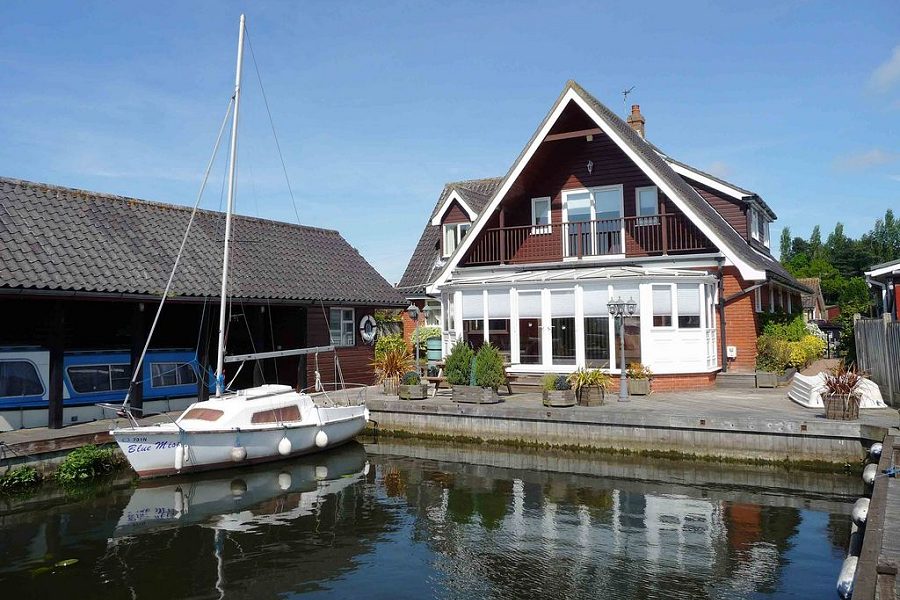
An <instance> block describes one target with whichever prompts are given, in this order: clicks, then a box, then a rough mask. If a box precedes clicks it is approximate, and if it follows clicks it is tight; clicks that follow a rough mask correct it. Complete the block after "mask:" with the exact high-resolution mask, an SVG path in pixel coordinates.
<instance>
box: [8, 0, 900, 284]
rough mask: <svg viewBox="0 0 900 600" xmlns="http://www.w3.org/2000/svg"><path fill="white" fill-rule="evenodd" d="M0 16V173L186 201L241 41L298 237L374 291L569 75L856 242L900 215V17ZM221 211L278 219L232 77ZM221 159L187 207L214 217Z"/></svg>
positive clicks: (270, 164) (844, 11)
mask: <svg viewBox="0 0 900 600" xmlns="http://www.w3.org/2000/svg"><path fill="white" fill-rule="evenodd" d="M850 6H851V5H850V4H846V3H837V2H826V1H821V2H815V1H809V2H801V1H797V2H777V3H769V2H756V3H746V2H745V3H736V2H735V3H732V2H677V3H676V2H660V3H655V2H649V1H645V2H638V3H635V2H629V3H625V2H616V3H602V2H554V3H512V2H379V3H375V2H365V3H364V2H342V3H335V2H306V3H299V2H253V3H249V2H247V3H240V2H231V3H229V2H224V3H220V2H209V3H203V2H179V3H170V4H166V3H163V2H153V3H146V2H144V3H132V2H115V3H113V2H109V3H90V2H84V3H82V2H79V3H74V2H16V1H8V0H7V1H4V2H3V3H0V19H2V22H3V23H4V31H3V35H2V36H0V138H2V140H3V142H2V143H0V175H2V176H7V177H16V178H21V179H30V180H36V181H44V182H49V183H55V184H60V185H66V186H72V187H80V188H86V189H90V190H97V191H105V192H111V193H116V194H123V195H129V196H135V197H139V198H146V199H152V200H160V201H164V202H173V203H180V204H191V203H193V200H194V198H195V195H196V191H197V188H198V185H199V181H200V178H201V175H202V172H203V168H204V166H205V164H206V161H207V160H208V156H209V152H210V151H211V149H212V144H213V141H214V139H215V134H216V131H217V128H218V125H219V123H220V122H221V119H222V116H223V114H224V110H225V107H226V104H227V101H228V97H229V95H230V92H231V86H232V83H233V78H234V59H235V50H236V36H237V21H238V16H239V14H240V12H242V11H245V12H246V13H247V18H248V29H249V32H250V39H251V41H252V43H253V46H254V50H255V52H256V58H257V61H258V62H259V65H260V69H261V71H262V77H263V83H264V85H265V87H266V93H267V96H268V99H269V104H270V107H271V110H272V113H273V116H274V120H275V125H276V128H277V131H278V136H279V140H280V142H281V147H282V150H283V152H284V155H285V161H286V163H287V168H288V172H289V175H290V179H291V183H292V187H293V189H294V193H295V196H296V198H297V201H298V207H299V211H300V216H301V219H302V221H303V222H304V223H306V224H310V225H317V226H322V227H329V228H335V229H339V230H340V231H341V232H342V233H343V234H344V236H345V237H346V238H347V239H348V240H349V241H350V243H351V244H353V245H354V246H355V247H356V248H358V249H359V251H360V252H361V253H362V254H363V255H364V256H365V257H366V258H368V259H369V261H370V262H371V263H372V264H373V265H374V266H375V267H376V268H377V269H378V270H379V271H380V272H381V273H382V274H383V275H384V276H385V277H386V278H387V279H388V280H389V281H391V282H392V283H394V282H396V281H397V280H398V279H399V278H400V275H401V274H402V272H403V269H404V268H405V265H406V262H407V260H408V258H409V255H410V253H411V252H412V249H413V247H414V246H415V243H416V241H417V240H418V237H419V234H420V233H421V230H422V227H423V226H424V224H425V221H426V220H427V217H428V214H429V213H430V211H431V209H432V208H433V206H434V203H435V201H436V199H437V197H438V195H439V193H440V191H441V189H442V187H443V184H444V183H445V182H447V181H453V180H459V179H472V178H478V177H490V176H497V175H502V174H504V173H505V172H506V170H507V169H508V168H509V166H510V164H511V162H512V161H513V160H514V158H515V157H516V155H517V154H518V153H519V151H520V150H521V148H522V146H523V145H524V144H525V142H527V141H528V138H529V137H530V136H531V134H532V133H533V131H534V128H535V127H536V126H537V125H538V123H539V122H540V120H541V119H542V118H543V116H544V115H545V113H546V112H547V110H548V109H549V108H550V105H551V103H552V102H553V101H554V100H555V99H556V97H557V95H558V94H559V92H560V90H561V89H562V87H563V85H564V83H565V81H566V80H567V79H569V78H574V79H576V80H577V81H578V82H579V83H581V84H582V85H583V86H584V87H585V88H587V89H588V90H589V91H590V92H592V93H593V94H594V95H595V96H597V97H598V98H599V99H600V100H601V101H603V102H605V103H606V104H607V105H608V106H610V107H611V108H613V109H614V110H617V111H619V112H620V113H622V114H624V105H623V102H622V96H621V90H622V89H624V88H628V87H631V86H635V90H634V92H633V94H632V96H631V97H630V98H629V103H630V102H631V101H634V102H637V103H640V105H641V108H642V111H643V113H644V115H645V117H646V119H647V137H648V139H650V140H651V141H653V142H654V143H655V144H657V145H658V146H660V147H661V148H663V149H664V150H665V151H666V152H667V153H669V154H670V155H672V156H673V157H675V158H678V159H679V160H682V161H685V162H688V163H690V164H692V165H694V166H696V167H698V168H701V169H705V170H708V171H710V172H713V173H716V174H718V175H721V176H722V177H724V178H726V179H729V180H732V181H733V182H734V183H736V184H738V185H740V186H742V187H745V188H749V189H751V190H754V191H756V192H757V193H759V194H760V195H761V196H762V197H763V198H764V199H765V200H766V201H767V202H768V203H769V204H770V205H771V206H772V207H773V208H774V210H775V211H776V212H777V213H778V215H779V220H778V222H777V223H776V227H775V228H774V229H773V232H772V233H773V238H774V239H775V240H777V236H778V234H779V233H780V227H781V226H785V225H786V226H789V227H790V228H791V230H792V232H793V233H794V234H800V235H804V236H805V235H808V233H809V231H810V230H811V229H812V226H813V225H814V224H816V223H819V224H820V225H821V226H822V231H823V235H825V234H827V233H828V232H829V231H830V230H831V229H832V228H833V226H834V223H835V222H836V221H842V222H843V223H844V224H845V226H846V231H847V232H848V233H849V234H851V235H859V234H861V233H863V232H865V231H867V230H868V229H870V228H871V226H872V225H873V224H874V221H875V219H876V218H877V217H879V216H881V215H883V214H884V211H885V209H887V208H889V207H893V208H895V209H900V193H898V192H900V142H898V140H900V127H898V125H900V4H898V3H897V2H896V1H885V2H866V3H861V4H860V5H858V8H853V9H850V8H849V7H850ZM245 77H246V79H245V81H246V86H245V96H244V101H243V104H242V112H241V117H242V124H241V138H240V140H241V141H240V158H239V172H240V173H239V178H240V180H239V181H240V183H239V194H238V211H239V212H241V213H244V214H249V215H256V216H262V217H266V218H274V219H280V220H285V221H295V217H294V213H293V209H292V208H291V203H290V198H289V196H288V194H287V187H286V185H285V183H284V176H283V174H282V172H281V164H280V162H279V159H278V156H277V154H276V151H275V145H274V142H273V139H272V133H271V131H270V129H269V125H268V121H267V118H266V114H265V107H264V105H263V103H262V100H261V95H260V92H259V87H258V85H257V83H256V79H255V77H256V75H255V71H254V70H253V64H252V61H250V60H249V56H248V62H247V63H246V69H245ZM223 172H224V169H223V163H222V161H219V163H218V164H217V169H216V171H215V173H214V174H213V182H214V183H213V184H212V185H211V190H210V191H209V192H208V194H207V196H206V197H205V199H204V202H203V206H204V207H207V208H214V209H216V208H218V207H219V206H220V190H221V183H222V176H223Z"/></svg>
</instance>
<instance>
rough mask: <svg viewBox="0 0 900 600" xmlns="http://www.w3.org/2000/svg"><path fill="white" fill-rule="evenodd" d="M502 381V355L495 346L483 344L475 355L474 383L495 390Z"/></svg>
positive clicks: (504, 376)
mask: <svg viewBox="0 0 900 600" xmlns="http://www.w3.org/2000/svg"><path fill="white" fill-rule="evenodd" d="M504 383H506V372H505V371H504V370H503V355H502V354H501V353H500V350H498V349H497V348H496V347H495V346H492V345H491V344H489V343H488V344H484V345H483V346H482V347H481V348H479V349H478V354H476V355H475V385H480V386H481V387H483V388H491V389H493V390H495V391H496V389H497V388H499V387H500V386H501V385H503V384H504Z"/></svg>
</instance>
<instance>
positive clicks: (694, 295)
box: [677, 283, 700, 329]
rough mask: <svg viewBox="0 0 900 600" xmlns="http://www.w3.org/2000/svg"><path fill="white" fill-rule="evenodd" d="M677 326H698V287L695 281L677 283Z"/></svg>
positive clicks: (682, 327)
mask: <svg viewBox="0 0 900 600" xmlns="http://www.w3.org/2000/svg"><path fill="white" fill-rule="evenodd" d="M677 295H678V327H679V328H681V329H696V328H699V327H700V288H699V287H698V286H697V284H696V283H679V284H678V287H677Z"/></svg>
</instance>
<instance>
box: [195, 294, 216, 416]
mask: <svg viewBox="0 0 900 600" xmlns="http://www.w3.org/2000/svg"><path fill="white" fill-rule="evenodd" d="M212 310H213V309H212V306H211V305H210V306H206V307H204V309H203V311H202V316H201V317H200V336H199V337H198V338H197V339H198V342H199V343H198V344H197V363H198V369H197V400H199V401H200V402H205V401H207V400H209V384H208V380H207V373H208V371H209V321H210V317H211V316H212V315H211V313H212Z"/></svg>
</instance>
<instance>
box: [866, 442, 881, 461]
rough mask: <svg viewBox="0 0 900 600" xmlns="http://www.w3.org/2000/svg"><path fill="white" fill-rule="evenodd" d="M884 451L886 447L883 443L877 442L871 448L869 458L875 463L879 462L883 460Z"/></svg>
mask: <svg viewBox="0 0 900 600" xmlns="http://www.w3.org/2000/svg"><path fill="white" fill-rule="evenodd" d="M883 449H884V446H883V445H882V444H881V442H875V443H874V444H872V445H871V446H869V457H870V458H871V459H872V460H874V461H875V462H878V461H879V460H881V451H882V450H883Z"/></svg>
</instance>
